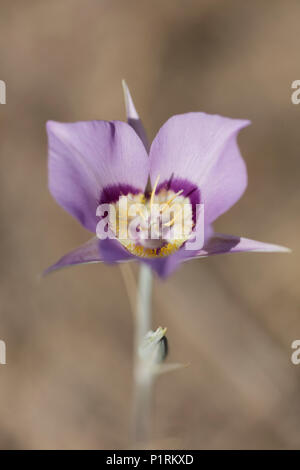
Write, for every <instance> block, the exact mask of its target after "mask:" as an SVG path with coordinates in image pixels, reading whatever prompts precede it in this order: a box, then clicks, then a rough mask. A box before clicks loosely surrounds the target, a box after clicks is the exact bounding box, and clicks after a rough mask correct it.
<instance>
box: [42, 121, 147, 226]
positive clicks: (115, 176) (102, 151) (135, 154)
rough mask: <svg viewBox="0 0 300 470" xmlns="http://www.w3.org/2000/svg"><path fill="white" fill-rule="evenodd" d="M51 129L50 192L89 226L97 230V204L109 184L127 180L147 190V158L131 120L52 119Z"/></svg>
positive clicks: (49, 131)
mask: <svg viewBox="0 0 300 470" xmlns="http://www.w3.org/2000/svg"><path fill="white" fill-rule="evenodd" d="M47 131H48V139H49V188H50V192H51V194H52V196H53V197H54V198H55V199H56V201H57V202H58V203H59V204H60V205H61V206H62V207H63V208H64V209H65V210H67V211H68V212H70V214H72V215H73V216H74V217H76V218H77V219H78V220H79V222H81V224H82V225H83V226H84V227H85V228H87V229H88V230H91V231H92V232H95V230H96V225H97V221H98V219H97V217H96V209H97V206H98V203H99V198H100V194H101V192H102V190H103V189H104V188H105V187H107V186H113V185H122V184H127V185H131V186H133V187H135V188H137V189H138V190H140V191H144V189H145V186H146V184H147V180H148V175H149V158H148V156H147V153H146V151H145V148H144V146H143V144H142V142H141V140H140V139H139V138H138V137H137V135H136V133H135V132H134V130H133V129H132V128H131V127H130V126H129V125H128V124H126V123H124V122H120V121H112V122H107V121H87V122H76V123H58V122H54V121H49V122H48V123H47Z"/></svg>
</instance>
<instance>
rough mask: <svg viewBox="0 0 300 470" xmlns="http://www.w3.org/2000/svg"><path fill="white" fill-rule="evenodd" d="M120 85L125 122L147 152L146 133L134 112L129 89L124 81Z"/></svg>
mask: <svg viewBox="0 0 300 470" xmlns="http://www.w3.org/2000/svg"><path fill="white" fill-rule="evenodd" d="M122 85H123V92H124V99H125V107H126V115H127V122H128V124H129V125H130V126H131V127H132V128H133V129H134V130H135V132H136V133H137V135H138V136H139V138H140V139H141V141H142V142H143V144H144V146H145V149H146V151H147V152H149V148H150V146H149V142H148V139H147V135H146V131H145V128H144V126H143V123H142V121H141V119H140V117H139V115H138V113H137V111H136V108H135V106H134V103H133V100H132V97H131V94H130V91H129V88H128V86H127V83H126V82H125V80H122Z"/></svg>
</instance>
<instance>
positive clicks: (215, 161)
mask: <svg viewBox="0 0 300 470" xmlns="http://www.w3.org/2000/svg"><path fill="white" fill-rule="evenodd" d="M123 85H124V94H125V102H126V111H127V123H125V122H121V121H110V122H108V121H88V122H75V123H59V122H54V121H49V122H48V123H47V131H48V139H49V188H50V192H51V194H52V196H53V197H54V198H55V199H56V201H57V202H58V203H59V204H60V205H61V206H62V207H63V208H64V209H65V210H66V211H68V212H69V213H70V214H71V215H72V216H74V217H75V218H76V219H77V220H78V221H79V222H80V223H81V224H82V225H83V226H84V227H85V228H86V229H87V230H89V231H90V232H92V233H94V234H95V233H96V227H97V224H98V222H99V217H98V216H97V207H98V206H99V204H110V205H113V206H114V207H115V208H116V211H117V212H118V211H119V209H120V208H119V206H120V201H121V198H122V200H124V198H125V199H126V202H127V203H128V205H127V207H128V206H129V207H130V206H131V204H133V203H139V204H140V205H141V206H142V208H143V207H144V208H145V209H147V208H149V206H151V205H152V204H153V203H156V204H158V206H159V211H158V216H157V218H156V226H157V232H158V236H157V237H156V238H155V240H149V239H147V238H146V237H143V236H142V235H143V233H144V231H145V230H147V229H148V228H149V226H150V225H151V224H152V222H153V221H152V220H151V216H150V217H148V216H144V215H143V213H141V214H140V216H141V220H140V225H139V231H137V232H135V233H134V234H131V233H130V231H128V237H127V238H126V239H125V240H124V239H121V238H118V235H117V233H114V234H113V237H112V238H111V237H110V238H107V239H99V238H97V237H95V236H94V237H93V238H92V239H91V240H90V241H88V242H87V243H86V244H84V245H83V246H81V247H79V248H77V249H75V250H74V251H72V252H71V253H68V254H67V255H65V256H63V257H62V258H61V259H60V260H59V261H58V262H57V263H56V264H54V265H53V266H51V267H50V268H48V270H47V271H46V272H47V273H48V272H50V271H53V270H56V269H58V268H62V267H64V266H69V265H75V264H82V263H95V262H106V263H119V262H127V261H131V260H138V261H140V262H142V263H146V264H148V265H150V266H151V268H152V269H153V270H154V271H155V272H156V273H157V274H158V275H159V276H160V277H162V278H165V277H167V276H168V275H169V274H171V273H172V272H173V271H174V270H175V269H176V268H177V267H178V266H179V265H180V263H181V262H183V261H187V260H190V259H193V258H203V257H206V256H211V255H216V254H222V253H236V252H257V251H261V252H285V251H289V250H288V249H287V248H284V247H282V246H278V245H273V244H269V243H263V242H259V241H254V240H250V239H247V238H243V237H238V236H232V235H224V234H220V233H215V232H214V230H213V228H212V224H213V222H214V221H215V220H216V219H217V218H218V217H219V216H220V215H221V214H223V213H224V212H226V211H228V210H229V209H230V207H232V206H233V205H234V204H235V203H236V202H237V201H238V199H240V197H241V196H242V194H243V192H244V191H245V189H246V186H247V171H246V166H245V163H244V161H243V159H242V157H241V155H240V151H239V148H238V145H237V134H238V133H239V131H240V130H241V129H243V128H244V127H246V126H248V125H249V121H247V120H240V119H230V118H226V117H221V116H219V115H209V114H205V113H202V112H192V113H187V114H181V115H176V116H173V117H171V118H170V119H169V120H168V121H167V122H166V123H165V124H164V125H163V126H162V127H161V129H160V130H159V132H158V134H157V135H156V137H155V139H154V141H153V142H152V145H151V147H150V146H149V144H148V141H147V137H146V133H145V130H144V127H143V125H142V122H141V120H140V118H139V116H138V114H137V111H136V108H135V106H134V104H133V101H132V98H131V95H130V92H129V90H128V87H127V86H126V84H125V82H124V84H123ZM149 183H150V186H149ZM175 203H176V206H177V207H178V206H179V207H181V206H182V207H183V206H189V207H190V208H191V210H190V211H188V212H187V213H186V215H185V223H186V226H187V227H188V230H187V233H186V232H185V236H183V237H179V238H178V239H176V238H175V239H174V237H173V238H172V237H170V236H169V235H168V233H167V229H169V228H170V227H171V228H176V225H178V222H177V221H176V216H175V217H174V218H173V219H172V220H170V221H169V222H165V221H164V219H163V217H164V215H163V213H164V208H165V207H168V208H170V207H171V206H173V204H175ZM199 205H202V206H203V207H204V209H205V210H204V217H202V218H201V220H200V221H198V220H197V207H198V206H199ZM142 212H143V211H142ZM199 231H201V232H202V233H203V234H204V236H203V242H202V244H201V246H197V247H195V248H193V245H192V246H190V247H189V249H187V244H188V243H189V242H190V241H191V240H193V238H195V237H196V234H197V233H198V232H199Z"/></svg>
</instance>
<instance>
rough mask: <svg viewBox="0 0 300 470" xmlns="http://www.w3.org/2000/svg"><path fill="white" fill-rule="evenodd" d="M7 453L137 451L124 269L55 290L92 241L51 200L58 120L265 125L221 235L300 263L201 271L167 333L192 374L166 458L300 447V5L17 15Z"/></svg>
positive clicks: (229, 2) (176, 285)
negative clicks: (197, 115)
mask: <svg viewBox="0 0 300 470" xmlns="http://www.w3.org/2000/svg"><path fill="white" fill-rule="evenodd" d="M0 12H1V14H0V79H2V80H4V81H5V82H6V85H7V104H6V105H1V106H0V154H1V172H0V178H1V184H0V190H1V198H0V205H1V245H0V246H1V287H0V289H1V297H0V299H1V303H0V305H1V312H0V339H3V340H5V341H6V345H7V365H5V366H3V365H2V366H0V447H1V448H3V449H21V448H22V449H23V448H25V449H39V448H44V449H45V448H50V449H55V448H57V449H61V448H64V449H78V448H100V449H108V448H129V447H130V445H131V443H130V438H129V425H128V423H129V419H130V401H131V391H132V385H131V374H132V365H131V359H132V357H131V355H132V339H133V338H132V336H133V326H132V317H131V312H130V307H129V304H128V300H127V297H126V290H125V287H124V284H123V281H122V277H121V274H120V271H119V268H118V267H109V266H105V265H89V266H82V267H74V268H71V269H67V270H63V271H61V272H59V273H56V274H54V275H52V276H49V278H46V279H43V280H40V279H39V275H40V273H41V272H42V271H43V269H44V268H46V267H47V266H48V265H49V264H51V263H52V262H54V261H56V260H57V258H58V257H60V256H61V255H62V254H64V253H65V252H67V251H69V250H70V249H72V248H75V247H76V246H78V245H80V244H81V243H83V242H85V241H86V240H88V239H89V236H90V235H89V233H88V232H86V231H85V230H84V229H83V228H81V227H80V226H79V224H78V223H77V222H76V221H75V220H73V219H72V218H71V217H70V216H69V215H68V214H66V213H65V212H64V211H63V210H62V209H61V208H60V207H59V206H58V205H57V204H56V203H55V201H54V200H52V198H51V196H50V194H49V192H48V189H47V159H46V156H47V141H46V133H45V122H46V120H48V119H54V120H58V121H74V120H89V119H94V118H96V119H125V114H124V109H123V108H124V106H123V97H122V90H121V79H122V78H126V80H127V82H128V85H129V87H130V89H131V91H132V94H133V96H134V99H135V102H136V105H137V108H138V110H139V113H140V115H141V116H142V118H143V120H144V123H145V125H146V127H147V129H148V132H149V136H150V137H151V138H153V136H154V135H155V133H156V131H157V130H158V128H159V127H160V125H161V124H162V123H163V122H164V121H165V120H166V119H167V118H168V117H169V116H170V115H172V114H176V113H182V112H187V111H192V110H194V111H197V110H199V111H200V110H202V111H206V112H209V113H218V114H223V115H226V116H231V117H236V118H249V119H251V120H252V123H253V124H252V126H251V127H250V128H248V129H247V130H245V131H243V132H242V134H241V136H240V139H239V142H240V146H241V149H242V153H243V156H244V158H245V160H246V162H247V166H248V172H249V186H248V190H247V192H246V194H245V196H244V197H243V198H242V200H241V201H240V202H239V203H238V204H237V205H236V206H235V207H234V208H233V209H232V210H231V211H230V212H229V213H227V214H226V215H224V216H222V217H221V218H220V219H219V220H218V222H217V224H216V228H217V229H218V230H219V231H223V232H225V233H226V232H227V233H232V234H237V235H244V236H248V237H252V238H255V239H258V240H262V241H266V242H273V243H279V244H283V245H287V246H289V247H291V248H293V250H294V251H293V254H291V255H283V254H243V255H242V254H240V255H232V256H228V255H227V256H220V257H215V258H211V259H206V260H204V261H203V260H202V261H192V262H190V263H188V264H185V265H184V266H183V267H182V268H181V270H180V271H178V272H177V273H176V274H175V275H174V276H173V277H172V278H170V279H169V280H168V281H167V282H165V283H159V282H156V285H155V296H154V305H153V308H154V317H155V318H154V325H153V326H155V327H157V326H158V325H163V326H167V327H168V338H169V342H170V359H169V360H176V361H182V362H190V363H191V365H190V367H189V368H187V369H184V370H181V371H179V372H177V373H171V374H169V375H166V376H164V377H163V378H161V379H160V380H159V382H158V383H157V387H156V391H155V406H154V415H153V419H154V429H153V442H152V444H151V445H152V446H153V447H156V448H157V447H161V448H172V447H173V448H181V449H191V448H194V449H199V448H200V449H215V448H225V449H228V448H233V449H245V448H251V449H254V448H259V449H262V448H272V449H279V448H300V365H299V366H298V367H297V366H294V365H292V363H291V361H290V356H291V353H292V350H291V342H292V341H293V340H294V339H300V311H299V304H300V292H299V252H298V249H297V248H298V240H299V228H300V225H299V197H300V187H299V169H300V133H299V125H300V105H299V106H295V105H293V104H292V103H291V91H292V90H291V82H292V81H293V80H296V79H300V68H299V61H300V50H299V32H300V31H299V29H300V27H299V21H300V3H299V1H297V0H294V1H293V0H290V1H287V2H283V1H277V0H273V1H267V0H264V1H262V0H255V1H251V2H250V1H248V2H245V1H244V2H241V1H238V0H226V1H221V0H218V1H214V0H198V1H196V0H195V1H193V0H184V1H183V0H151V1H150V0H148V1H147V0H126V1H124V0H110V1H109V0H81V1H80V0H51V2H50V1H46V0H43V1H42V0H27V1H26V2H24V1H21V0H14V1H4V0H1V1H0Z"/></svg>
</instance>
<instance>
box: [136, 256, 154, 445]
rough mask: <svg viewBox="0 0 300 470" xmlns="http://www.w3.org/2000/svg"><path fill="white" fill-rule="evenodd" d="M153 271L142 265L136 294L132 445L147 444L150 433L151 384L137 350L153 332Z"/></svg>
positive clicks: (151, 379)
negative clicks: (149, 332) (150, 332)
mask: <svg viewBox="0 0 300 470" xmlns="http://www.w3.org/2000/svg"><path fill="white" fill-rule="evenodd" d="M152 281H153V278H152V271H151V268H150V267H148V266H147V265H146V264H144V263H141V265H140V274H139V282H138V292H137V307H136V321H135V339H134V410H133V434H134V436H133V437H134V441H135V443H140V444H141V443H143V444H146V443H147V441H148V440H149V437H150V430H151V402H152V382H153V377H152V373H151V371H150V370H149V369H148V368H146V367H145V363H144V361H143V360H141V358H140V356H139V347H140V345H141V343H142V340H143V338H144V336H145V335H146V333H147V332H148V331H149V330H151V329H152V328H151V327H152V325H151V323H152V318H151V317H152V315H151V300H152Z"/></svg>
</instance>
